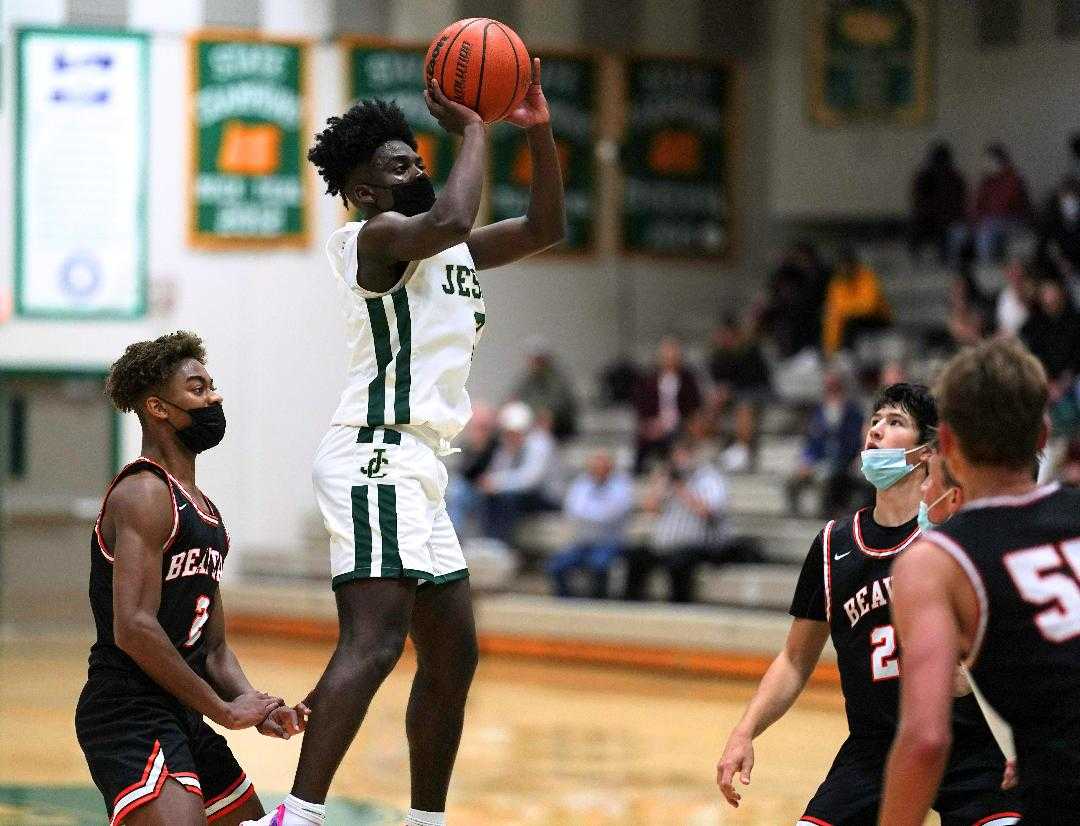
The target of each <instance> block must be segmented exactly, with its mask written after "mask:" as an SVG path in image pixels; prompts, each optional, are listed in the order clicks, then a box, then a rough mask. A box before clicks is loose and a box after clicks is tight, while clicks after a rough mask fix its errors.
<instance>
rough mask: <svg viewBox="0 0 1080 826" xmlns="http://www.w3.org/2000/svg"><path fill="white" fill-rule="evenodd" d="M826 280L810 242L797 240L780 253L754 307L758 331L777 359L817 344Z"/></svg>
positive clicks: (827, 275)
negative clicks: (770, 345) (759, 299)
mask: <svg viewBox="0 0 1080 826" xmlns="http://www.w3.org/2000/svg"><path fill="white" fill-rule="evenodd" d="M828 283H829V269H828V267H826V266H825V265H824V264H822V262H821V259H820V258H819V257H818V254H817V250H815V249H814V247H813V245H812V244H809V243H806V242H800V243H798V244H795V245H793V246H792V247H791V248H790V249H789V250H788V251H787V252H786V253H785V254H784V258H783V260H782V261H781V262H780V266H779V267H778V268H777V269H776V271H775V272H774V273H773V274H772V277H771V278H770V279H769V286H768V289H767V291H766V293H765V295H764V296H762V298H761V301H760V303H759V306H758V307H757V309H756V316H757V326H758V332H760V334H761V335H762V336H764V337H765V338H768V339H770V340H771V341H772V342H773V344H774V345H776V349H777V351H778V352H779V354H780V357H781V358H785V359H787V358H791V357H792V356H794V355H795V354H796V353H799V352H802V351H803V350H805V349H807V348H808V347H813V348H816V347H817V346H818V344H819V342H820V341H821V310H822V305H823V304H824V303H825V290H826V288H827V287H828Z"/></svg>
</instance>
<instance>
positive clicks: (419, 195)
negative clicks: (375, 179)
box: [383, 175, 435, 218]
mask: <svg viewBox="0 0 1080 826" xmlns="http://www.w3.org/2000/svg"><path fill="white" fill-rule="evenodd" d="M383 189H389V190H390V197H391V198H393V203H394V205H393V210H394V212H400V213H401V214H402V215H404V216H406V217H407V218H411V217H412V216H414V215H421V214H422V213H425V212H427V211H428V210H429V209H431V207H432V206H434V204H435V186H434V185H433V184H432V183H431V178H429V177H428V176H427V175H417V176H416V177H415V178H413V179H412V180H411V181H409V182H408V183H404V184H396V185H395V186H387V187H383Z"/></svg>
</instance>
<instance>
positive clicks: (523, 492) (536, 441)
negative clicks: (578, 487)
mask: <svg viewBox="0 0 1080 826" xmlns="http://www.w3.org/2000/svg"><path fill="white" fill-rule="evenodd" d="M499 429H500V436H499V446H498V447H497V448H496V449H495V455H494V456H492V459H491V464H490V465H489V466H488V470H487V472H486V473H484V475H483V476H481V477H480V479H479V480H478V482H477V487H478V488H479V489H480V491H481V492H482V493H483V495H484V496H483V504H482V514H483V530H484V535H485V536H489V537H492V538H494V539H498V540H500V541H502V542H505V543H506V544H507V545H511V544H513V538H514V531H515V530H516V529H517V526H518V523H519V522H520V521H521V519H522V518H523V517H525V516H528V515H529V514H533V513H537V512H539V511H545V510H552V509H553V507H554V505H553V502H555V501H556V500H555V498H554V491H555V488H556V485H557V481H558V479H557V477H558V468H557V457H556V447H555V439H554V437H553V436H552V435H551V419H550V416H547V415H544V414H543V413H541V414H539V415H536V416H534V415H533V412H532V411H531V410H530V409H529V407H528V405H526V404H524V403H523V402H510V403H509V404H507V405H506V406H505V407H503V409H502V410H501V411H500V412H499Z"/></svg>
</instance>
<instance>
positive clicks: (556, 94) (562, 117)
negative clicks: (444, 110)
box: [490, 52, 597, 252]
mask: <svg viewBox="0 0 1080 826" xmlns="http://www.w3.org/2000/svg"><path fill="white" fill-rule="evenodd" d="M534 57H539V58H540V64H541V66H542V75H543V78H542V82H543V87H544V97H545V98H547V102H548V107H549V108H550V109H551V128H552V130H553V131H554V133H555V145H556V148H557V149H558V151H559V163H560V165H561V166H562V174H563V187H564V189H565V193H566V239H565V241H563V243H562V244H560V245H559V247H558V248H557V249H558V250H559V251H567V250H570V251H574V252H578V251H584V250H587V249H588V248H589V247H590V246H591V245H592V241H593V221H594V213H595V210H596V204H595V197H594V189H593V158H594V155H595V151H594V149H595V145H596V119H595V117H594V107H595V94H596V88H597V65H596V60H595V59H594V58H592V57H589V56H584V55H578V56H572V55H566V54H544V53H543V52H540V53H538V54H535V55H534ZM490 136H491V220H492V221H501V220H502V219H503V218H513V217H515V216H518V215H524V214H525V211H526V210H527V209H528V207H529V185H530V183H531V181H532V163H531V156H530V154H529V142H528V140H527V139H526V136H525V132H524V130H522V129H519V128H517V127H516V126H511V125H510V124H508V123H497V124H495V125H494V126H492V127H491V131H490Z"/></svg>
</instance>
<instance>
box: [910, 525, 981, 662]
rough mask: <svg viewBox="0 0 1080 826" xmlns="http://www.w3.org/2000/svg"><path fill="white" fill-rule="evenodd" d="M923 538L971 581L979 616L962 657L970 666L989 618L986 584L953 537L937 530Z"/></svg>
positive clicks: (977, 651)
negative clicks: (969, 647)
mask: <svg viewBox="0 0 1080 826" xmlns="http://www.w3.org/2000/svg"><path fill="white" fill-rule="evenodd" d="M923 539H925V540H926V541H927V542H929V543H930V544H932V545H937V546H938V547H939V548H941V550H943V551H945V553H947V554H948V555H949V556H951V557H952V558H953V561H954V562H956V564H957V565H959V566H960V570H961V571H963V572H964V576H966V577H967V578H968V581H969V582H970V583H971V590H973V591H974V592H975V604H976V605H977V606H978V610H979V617H978V622H977V623H976V626H975V639H974V640H972V641H971V651H969V652H968V655H967V657H965V658H964V665H966V666H967V667H968V668H971V667H972V666H974V665H975V660H977V659H978V657H979V650H980V649H981V648H982V642H983V636H984V635H985V634H986V624H987V622H988V621H989V619H990V600H989V598H988V597H987V596H986V585H985V584H984V583H983V581H982V575H981V574H980V573H979V569H978V568H976V567H975V563H974V562H972V561H971V557H970V556H968V553H967V551H965V550H964V549H963V548H962V547H961V546H960V544H959V543H958V542H957V541H956V540H955V539H953V538H952V537H950V536H946V535H945V534H943V533H940V532H939V531H930V532H929V533H927V534H924V535H923Z"/></svg>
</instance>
